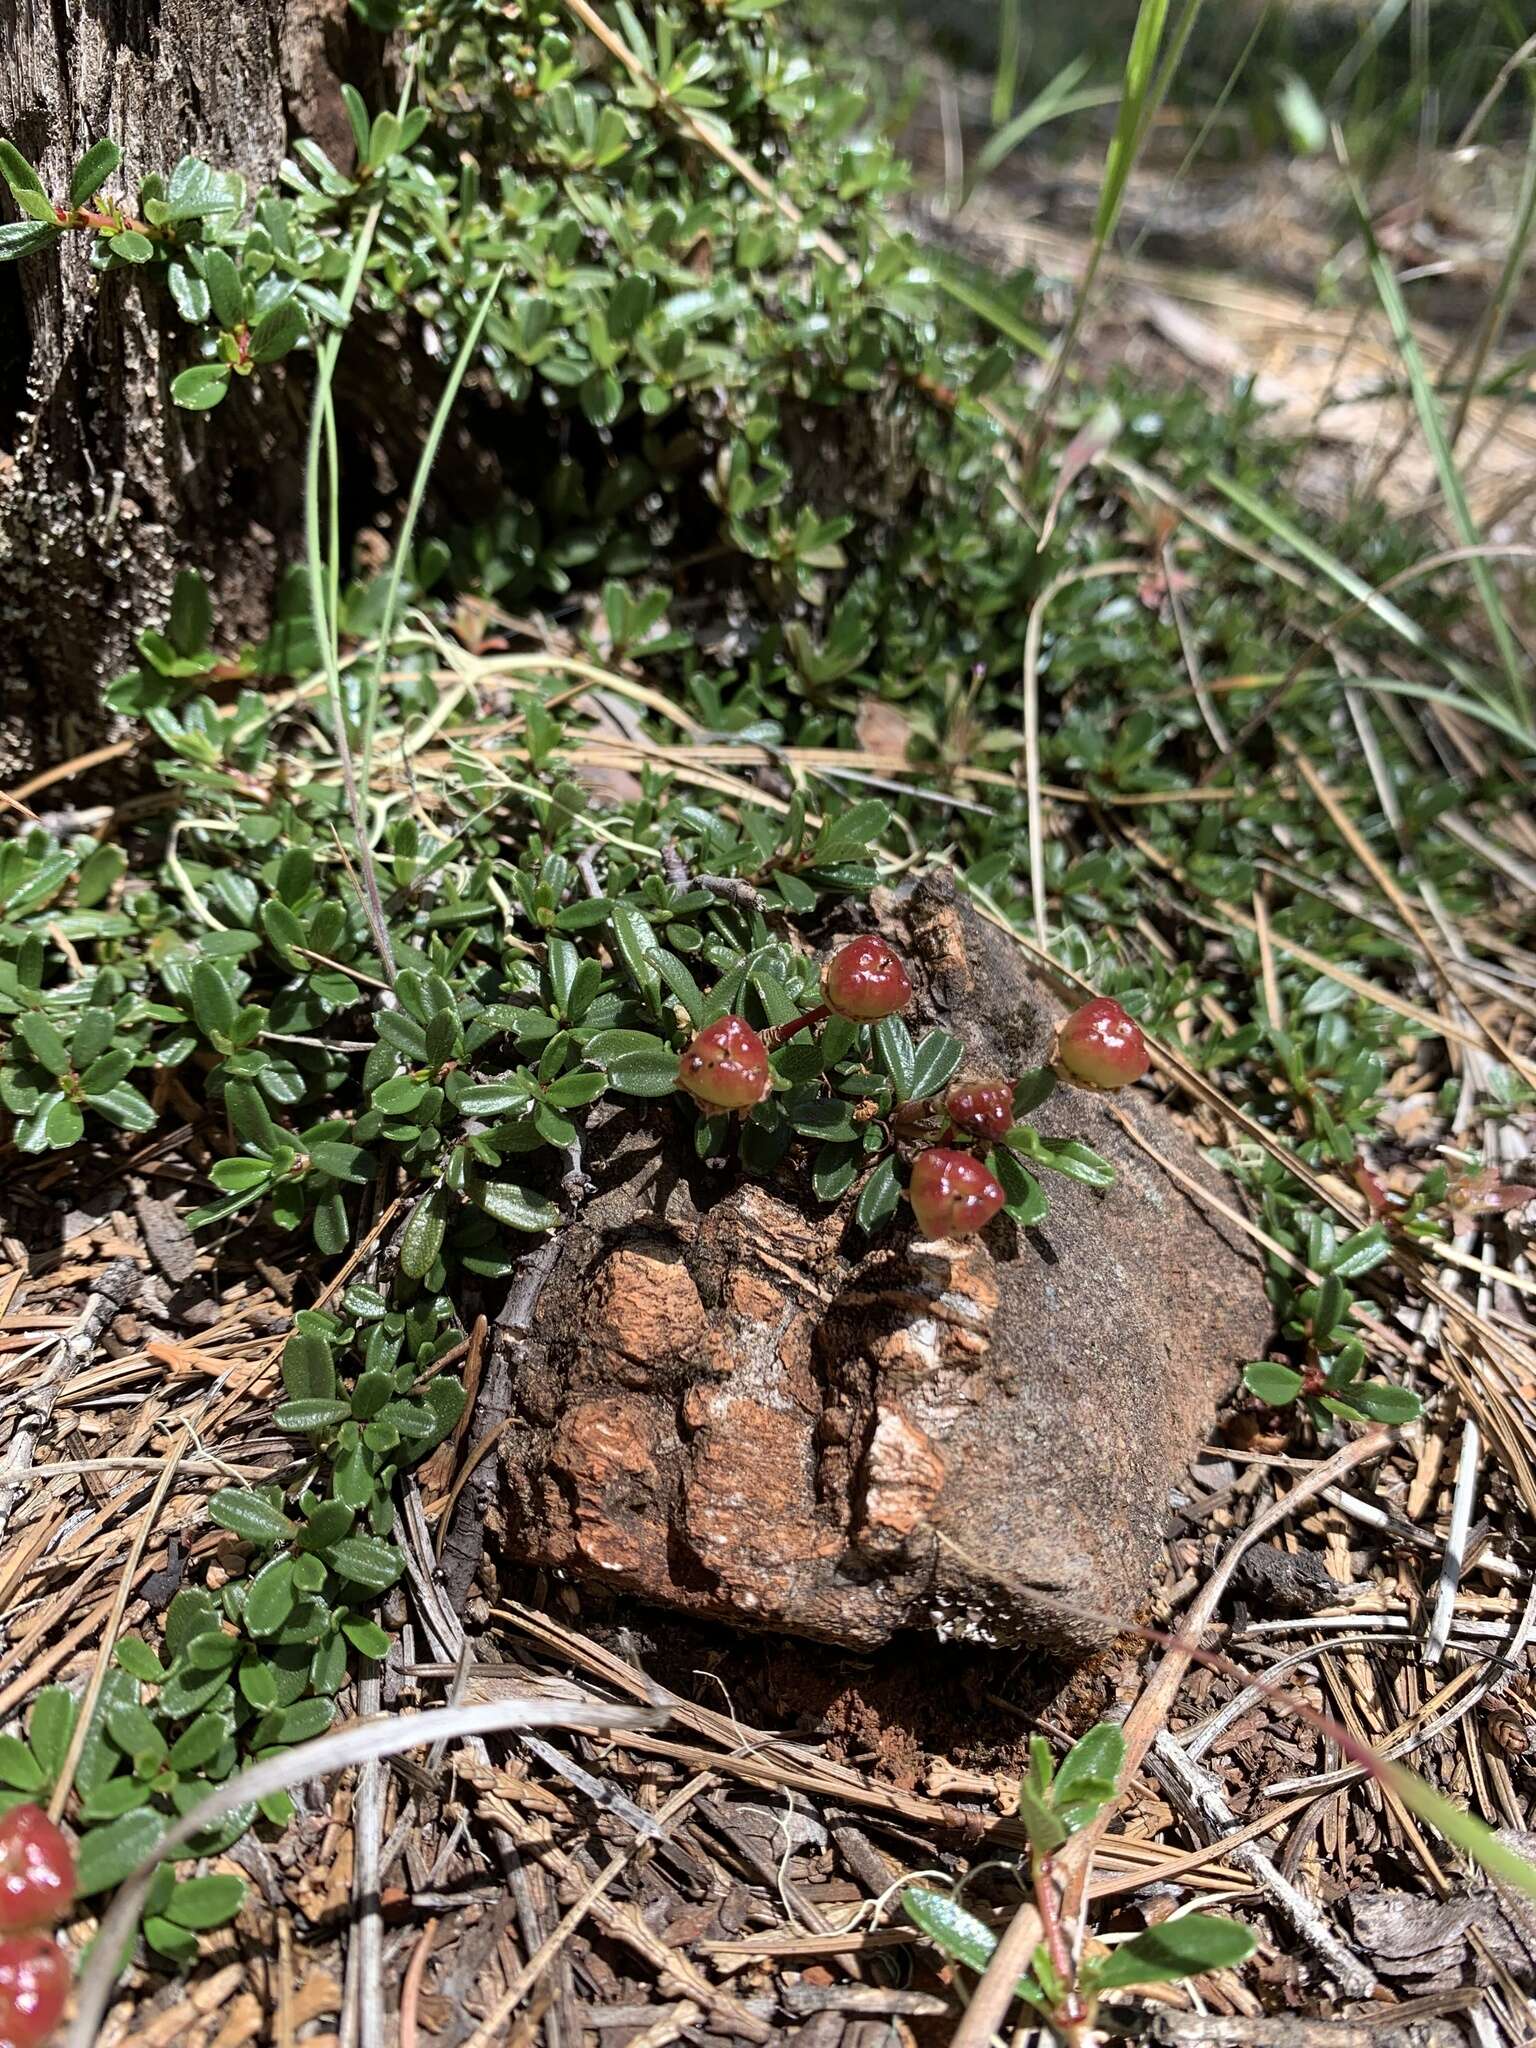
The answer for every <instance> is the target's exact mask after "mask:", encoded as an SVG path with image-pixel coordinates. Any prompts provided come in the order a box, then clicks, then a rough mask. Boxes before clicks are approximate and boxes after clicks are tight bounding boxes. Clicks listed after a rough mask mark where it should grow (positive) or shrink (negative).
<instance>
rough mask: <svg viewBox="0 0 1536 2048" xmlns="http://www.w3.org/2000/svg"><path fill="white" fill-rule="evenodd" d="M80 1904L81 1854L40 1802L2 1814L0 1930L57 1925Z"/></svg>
mask: <svg viewBox="0 0 1536 2048" xmlns="http://www.w3.org/2000/svg"><path fill="white" fill-rule="evenodd" d="M74 1902H75V1852H74V1850H73V1849H71V1848H70V1846H69V1839H68V1837H67V1836H66V1835H65V1833H64V1831H63V1830H62V1828H59V1827H56V1826H55V1825H54V1823H53V1822H52V1821H51V1820H50V1819H49V1818H48V1816H47V1814H46V1813H44V1811H43V1809H42V1808H41V1807H40V1806H13V1807H12V1808H11V1810H10V1812H9V1813H6V1814H0V1934H17V1933H19V1932H21V1931H22V1930H23V1929H25V1928H32V1927H51V1926H52V1925H53V1923H54V1922H55V1921H56V1920H62V1919H63V1918H64V1915H65V1914H66V1913H67V1912H68V1911H69V1909H70V1907H71V1906H72V1905H73V1904H74Z"/></svg>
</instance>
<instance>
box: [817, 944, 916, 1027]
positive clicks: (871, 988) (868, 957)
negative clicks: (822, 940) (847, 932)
mask: <svg viewBox="0 0 1536 2048" xmlns="http://www.w3.org/2000/svg"><path fill="white" fill-rule="evenodd" d="M821 994H822V1000H823V1001H824V1002H825V1003H826V1006H827V1008H828V1009H829V1010H835V1011H836V1012H837V1014H838V1016H839V1017H847V1018H849V1019H851V1021H852V1022H853V1023H855V1024H873V1023H875V1022H876V1021H877V1020H878V1019H879V1018H881V1017H894V1016H895V1015H896V1012H897V1011H898V1010H904V1009H905V1008H906V1007H907V1005H908V1003H910V1002H911V1000H912V977H911V976H910V975H909V974H908V972H907V970H906V968H905V966H904V965H903V964H902V960H901V956H900V955H899V954H898V953H894V952H892V950H891V948H890V947H889V946H888V945H887V944H886V943H885V941H884V939H877V938H865V939H850V940H849V941H848V943H847V945H846V946H839V947H838V949H837V951H836V952H835V953H834V954H833V955H832V958H831V959H830V960H829V961H828V962H827V964H826V966H825V967H823V969H822V970H821Z"/></svg>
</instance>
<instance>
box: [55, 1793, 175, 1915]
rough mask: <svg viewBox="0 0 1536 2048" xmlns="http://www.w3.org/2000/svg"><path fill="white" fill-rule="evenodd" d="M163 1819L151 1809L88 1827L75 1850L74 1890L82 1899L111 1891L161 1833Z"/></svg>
mask: <svg viewBox="0 0 1536 2048" xmlns="http://www.w3.org/2000/svg"><path fill="white" fill-rule="evenodd" d="M165 1829H166V1819H165V1815H164V1814H162V1813H156V1812H155V1811H154V1810H153V1809H152V1808H148V1807H141V1808H139V1809H138V1811H136V1812H134V1813H125V1814H124V1815H123V1817H122V1819H121V1820H114V1821H109V1822H108V1823H107V1825H106V1826H105V1827H104V1828H91V1829H90V1830H88V1832H87V1833H86V1834H84V1835H82V1836H81V1838H80V1843H79V1846H78V1847H77V1849H76V1850H75V1889H76V1890H77V1891H78V1892H79V1894H80V1896H81V1897H82V1898H86V1899H90V1898H94V1897H95V1896H96V1894H97V1893H98V1892H110V1891H115V1890H116V1889H117V1887H118V1886H119V1885H120V1884H121V1883H122V1882H123V1880H124V1878H126V1877H129V1876H131V1875H132V1873H133V1871H134V1869H135V1868H136V1866H137V1865H138V1864H139V1863H141V1862H142V1861H143V1859H144V1858H145V1857H146V1856H147V1855H148V1854H149V1852H150V1850H151V1849H153V1848H154V1846H155V1844H156V1843H157V1842H158V1841H159V1839H160V1837H161V1836H162V1835H163V1834H164V1833H165Z"/></svg>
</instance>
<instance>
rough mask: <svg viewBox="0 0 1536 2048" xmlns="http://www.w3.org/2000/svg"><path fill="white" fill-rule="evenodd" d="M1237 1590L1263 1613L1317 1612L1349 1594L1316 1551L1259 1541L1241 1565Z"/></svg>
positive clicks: (1334, 1604)
mask: <svg viewBox="0 0 1536 2048" xmlns="http://www.w3.org/2000/svg"><path fill="white" fill-rule="evenodd" d="M1232 1585H1233V1590H1234V1591H1235V1592H1237V1593H1239V1594H1241V1595H1242V1596H1243V1597H1244V1598H1245V1599H1246V1600H1247V1601H1248V1602H1249V1604H1250V1605H1251V1606H1253V1607H1255V1608H1256V1609H1257V1610H1258V1611H1259V1612H1260V1613H1261V1614H1316V1613H1318V1612H1319V1611H1320V1610H1321V1609H1322V1608H1324V1607H1337V1606H1338V1605H1339V1603H1340V1602H1341V1601H1342V1600H1344V1599H1345V1598H1346V1596H1347V1594H1348V1590H1349V1589H1348V1588H1347V1587H1346V1586H1342V1585H1340V1583H1339V1581H1338V1580H1337V1579H1336V1578H1334V1576H1333V1574H1332V1573H1331V1572H1330V1571H1329V1570H1328V1568H1327V1566H1326V1565H1325V1564H1324V1563H1323V1561H1322V1559H1321V1558H1320V1557H1319V1556H1318V1554H1317V1553H1316V1551H1313V1550H1298V1551H1296V1552H1295V1553H1294V1554H1292V1553H1291V1552H1290V1551H1285V1550H1280V1549H1278V1548H1277V1547H1276V1545H1274V1544H1273V1543H1256V1544H1255V1545H1254V1546H1253V1548H1252V1550H1250V1551H1248V1552H1247V1553H1246V1554H1245V1555H1244V1557H1243V1559H1242V1561H1241V1563H1240V1564H1239V1565H1238V1567H1237V1570H1236V1572H1235V1573H1234V1574H1233V1579H1232Z"/></svg>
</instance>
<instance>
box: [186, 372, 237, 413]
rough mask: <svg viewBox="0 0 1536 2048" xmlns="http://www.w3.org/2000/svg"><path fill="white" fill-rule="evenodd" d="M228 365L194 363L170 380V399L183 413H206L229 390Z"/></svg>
mask: <svg viewBox="0 0 1536 2048" xmlns="http://www.w3.org/2000/svg"><path fill="white" fill-rule="evenodd" d="M229 377H230V370H229V365H228V363H194V364H193V365H192V367H191V369H189V370H183V371H182V372H181V374H180V375H179V376H177V377H173V378H172V380H171V397H172V398H173V399H174V400H175V401H176V403H177V404H178V405H179V406H180V407H181V408H182V410H183V411H184V412H207V411H209V410H210V409H211V408H212V407H213V406H215V405H217V404H218V402H219V400H220V399H221V398H222V397H223V396H224V394H225V392H226V391H227V390H228V389H229Z"/></svg>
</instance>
